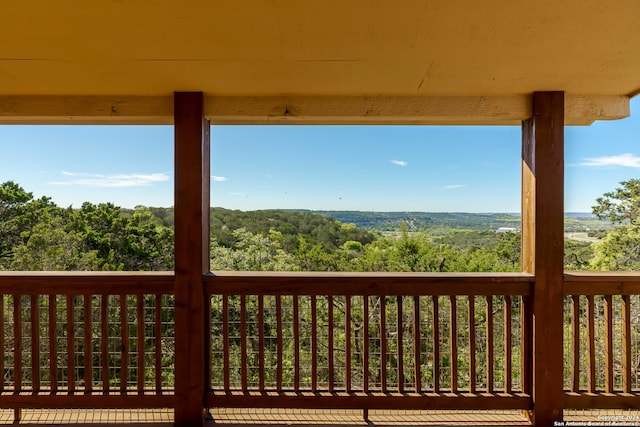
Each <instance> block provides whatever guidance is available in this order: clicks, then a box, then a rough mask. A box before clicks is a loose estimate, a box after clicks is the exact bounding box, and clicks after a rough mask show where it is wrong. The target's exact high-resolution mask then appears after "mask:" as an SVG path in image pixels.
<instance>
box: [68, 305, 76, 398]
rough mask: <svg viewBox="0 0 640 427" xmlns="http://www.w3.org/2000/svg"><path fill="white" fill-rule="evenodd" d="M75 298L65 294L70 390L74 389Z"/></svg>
mask: <svg viewBox="0 0 640 427" xmlns="http://www.w3.org/2000/svg"><path fill="white" fill-rule="evenodd" d="M74 305H75V300H74V298H73V296H72V295H67V389H68V390H69V391H70V392H71V391H74V390H75V389H76V348H75V347H76V346H75V340H74V338H75V337H74V335H75V332H74V327H73V322H74V317H75V313H74V311H75V308H74Z"/></svg>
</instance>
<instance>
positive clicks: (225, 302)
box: [222, 294, 231, 391]
mask: <svg viewBox="0 0 640 427" xmlns="http://www.w3.org/2000/svg"><path fill="white" fill-rule="evenodd" d="M222 340H223V350H222V359H223V361H222V363H223V366H224V368H223V369H224V372H223V376H224V379H223V381H224V390H225V391H229V389H230V388H231V386H230V378H229V370H230V366H229V352H230V350H229V347H230V346H231V342H230V339H229V295H226V294H225V295H223V296H222Z"/></svg>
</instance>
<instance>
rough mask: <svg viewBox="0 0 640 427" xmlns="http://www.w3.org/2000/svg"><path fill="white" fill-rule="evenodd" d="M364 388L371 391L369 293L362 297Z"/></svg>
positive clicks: (365, 390)
mask: <svg viewBox="0 0 640 427" xmlns="http://www.w3.org/2000/svg"><path fill="white" fill-rule="evenodd" d="M362 390H363V391H364V392H365V393H368V392H369V295H364V296H363V297H362Z"/></svg>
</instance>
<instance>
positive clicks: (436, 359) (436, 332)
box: [431, 295, 440, 393]
mask: <svg viewBox="0 0 640 427" xmlns="http://www.w3.org/2000/svg"><path fill="white" fill-rule="evenodd" d="M431 298H432V303H433V313H432V316H433V317H432V323H433V324H432V326H433V390H434V391H435V392H436V393H438V392H440V319H439V313H440V308H439V304H438V297H437V296H435V295H434V296H432V297H431Z"/></svg>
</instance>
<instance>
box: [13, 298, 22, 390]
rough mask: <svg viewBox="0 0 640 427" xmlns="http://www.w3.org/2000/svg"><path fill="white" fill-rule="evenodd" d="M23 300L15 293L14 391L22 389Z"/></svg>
mask: <svg viewBox="0 0 640 427" xmlns="http://www.w3.org/2000/svg"><path fill="white" fill-rule="evenodd" d="M21 313H22V301H21V296H20V295H13V341H14V346H13V383H14V391H16V392H19V391H21V390H22V316H21Z"/></svg>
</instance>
